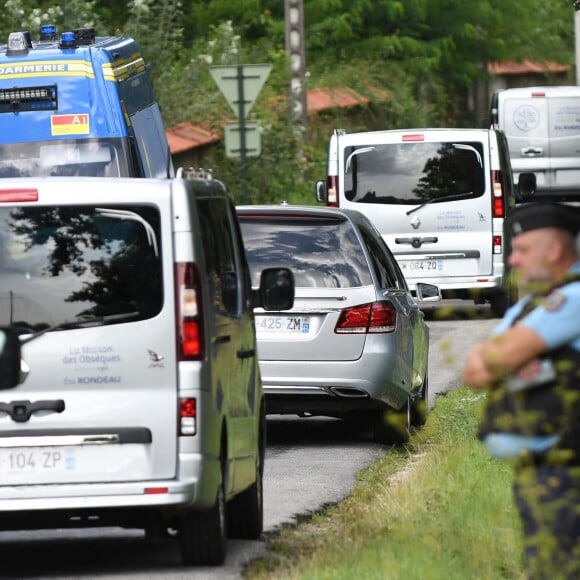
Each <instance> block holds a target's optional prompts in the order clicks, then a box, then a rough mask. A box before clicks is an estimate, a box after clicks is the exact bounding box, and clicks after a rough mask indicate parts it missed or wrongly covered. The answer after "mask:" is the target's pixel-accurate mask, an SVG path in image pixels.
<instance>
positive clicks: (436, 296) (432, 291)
mask: <svg viewBox="0 0 580 580" xmlns="http://www.w3.org/2000/svg"><path fill="white" fill-rule="evenodd" d="M415 291H416V292H417V300H419V301H420V302H438V301H439V300H441V290H440V289H439V286H435V285H434V284H426V283H425V282H417V287H416V289H415Z"/></svg>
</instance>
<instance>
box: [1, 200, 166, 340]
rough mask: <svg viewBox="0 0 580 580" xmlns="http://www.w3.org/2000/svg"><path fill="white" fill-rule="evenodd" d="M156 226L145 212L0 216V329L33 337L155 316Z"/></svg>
mask: <svg viewBox="0 0 580 580" xmlns="http://www.w3.org/2000/svg"><path fill="white" fill-rule="evenodd" d="M159 221H160V218H159V213H158V211H157V209H155V208H152V207H148V206H135V205H131V206H127V205H118V206H117V205H115V206H107V207H95V206H92V207H88V206H61V207H38V206H35V207H32V208H29V207H27V208H22V207H19V208H0V326H6V325H9V326H13V327H17V328H20V329H21V330H22V332H31V331H32V332H38V331H41V330H44V329H46V328H48V327H54V326H57V325H64V324H68V323H73V322H74V321H75V320H78V321H81V320H82V319H86V318H94V317H105V318H106V317H110V321H111V322H118V321H120V319H121V318H122V315H127V317H128V318H130V319H131V320H143V319H146V318H149V317H152V316H155V315H156V314H157V313H159V311H160V310H161V307H162V303H163V293H162V288H163V286H162V269H161V253H160V231H159ZM119 315H121V316H119Z"/></svg>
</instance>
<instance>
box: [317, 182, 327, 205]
mask: <svg viewBox="0 0 580 580" xmlns="http://www.w3.org/2000/svg"><path fill="white" fill-rule="evenodd" d="M316 201H319V202H320V203H325V202H326V188H325V185H324V181H317V182H316Z"/></svg>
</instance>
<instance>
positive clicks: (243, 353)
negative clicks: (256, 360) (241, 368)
mask: <svg viewBox="0 0 580 580" xmlns="http://www.w3.org/2000/svg"><path fill="white" fill-rule="evenodd" d="M254 356H256V349H254V348H240V350H238V358H253V357H254Z"/></svg>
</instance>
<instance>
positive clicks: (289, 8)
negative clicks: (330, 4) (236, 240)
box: [284, 0, 580, 130]
mask: <svg viewBox="0 0 580 580" xmlns="http://www.w3.org/2000/svg"><path fill="white" fill-rule="evenodd" d="M579 1H580V0H579ZM284 14H285V24H286V52H287V53H288V56H289V57H290V89H289V94H288V113H289V116H290V119H291V120H293V121H298V122H300V124H301V125H302V128H303V130H305V129H306V125H307V122H308V111H307V109H306V91H307V89H306V48H305V46H304V0H284Z"/></svg>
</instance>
